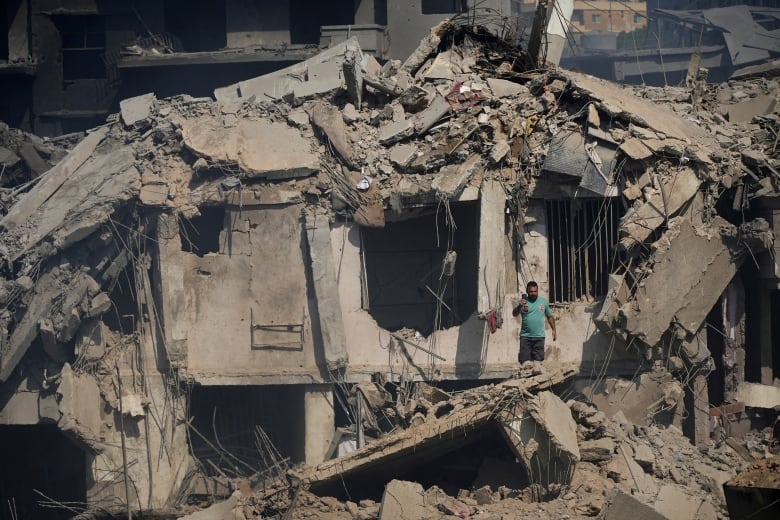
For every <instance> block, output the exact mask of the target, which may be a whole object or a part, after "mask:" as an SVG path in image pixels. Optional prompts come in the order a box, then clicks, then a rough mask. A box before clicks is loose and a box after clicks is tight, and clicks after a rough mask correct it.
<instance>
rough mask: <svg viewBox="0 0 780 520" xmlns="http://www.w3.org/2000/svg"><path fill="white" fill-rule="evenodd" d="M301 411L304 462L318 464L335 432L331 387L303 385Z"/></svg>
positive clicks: (327, 385)
mask: <svg viewBox="0 0 780 520" xmlns="http://www.w3.org/2000/svg"><path fill="white" fill-rule="evenodd" d="M303 410H304V421H303V428H304V434H303V455H304V460H305V462H306V463H307V464H318V463H320V462H322V461H324V460H325V453H326V452H327V450H328V447H329V446H330V442H331V440H333V433H334V432H335V430H336V414H335V410H334V408H333V385H329V384H325V385H304V387H303Z"/></svg>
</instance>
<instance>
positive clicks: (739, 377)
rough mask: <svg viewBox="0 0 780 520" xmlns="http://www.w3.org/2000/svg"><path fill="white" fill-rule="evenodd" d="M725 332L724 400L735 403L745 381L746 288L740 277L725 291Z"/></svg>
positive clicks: (735, 278) (736, 277) (734, 279)
mask: <svg viewBox="0 0 780 520" xmlns="http://www.w3.org/2000/svg"><path fill="white" fill-rule="evenodd" d="M723 330H724V333H725V335H726V338H725V345H724V352H723V368H724V374H723V376H724V379H725V381H724V398H725V400H726V401H732V402H733V401H734V400H736V395H737V389H738V388H739V383H741V382H742V381H744V380H745V287H744V285H743V284H742V278H741V277H739V276H735V277H734V278H733V279H732V280H731V282H730V283H729V285H728V287H727V288H726V291H725V295H724V302H723Z"/></svg>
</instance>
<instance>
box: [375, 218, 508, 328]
mask: <svg viewBox="0 0 780 520" xmlns="http://www.w3.org/2000/svg"><path fill="white" fill-rule="evenodd" d="M451 210H452V213H451V218H452V222H451V223H448V218H450V217H449V215H448V214H447V211H446V210H444V209H441V210H439V211H438V212H436V213H431V214H428V215H425V216H422V217H418V218H414V219H410V220H406V221H402V222H389V223H387V225H386V226H385V227H384V228H365V229H363V239H364V254H365V276H366V277H367V282H368V283H367V286H368V300H369V301H368V310H369V312H370V313H371V315H372V316H373V317H374V319H376V321H377V323H378V324H379V325H380V326H381V327H383V328H385V329H387V330H391V331H395V330H398V329H401V328H404V327H407V328H411V329H414V330H417V331H419V332H420V333H422V334H424V335H426V336H427V335H428V334H430V333H431V332H433V330H437V329H444V328H449V327H453V326H456V325H459V324H461V323H463V322H464V321H465V320H466V319H467V318H468V317H469V316H470V315H471V314H472V312H473V311H474V310H475V309H476V306H477V301H476V300H477V283H478V278H479V277H478V273H477V262H478V258H477V256H478V251H477V248H476V244H477V242H478V240H477V238H478V229H477V228H478V224H477V210H478V206H477V205H475V204H462V205H461V204H458V205H453V206H452V207H451ZM453 252H454V253H455V255H453V254H451V253H453ZM501 259H502V260H503V256H502V257H501Z"/></svg>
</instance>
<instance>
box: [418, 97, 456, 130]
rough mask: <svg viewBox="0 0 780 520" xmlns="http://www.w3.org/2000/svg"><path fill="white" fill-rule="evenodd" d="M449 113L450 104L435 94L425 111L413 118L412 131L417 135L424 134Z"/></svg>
mask: <svg viewBox="0 0 780 520" xmlns="http://www.w3.org/2000/svg"><path fill="white" fill-rule="evenodd" d="M449 113H450V104H449V103H448V102H447V100H446V99H444V98H443V97H442V96H441V95H440V94H436V96H434V98H433V99H432V100H431V104H430V105H428V106H427V107H426V108H425V110H422V111H420V112H418V113H417V114H415V116H414V130H415V132H417V134H424V133H425V132H427V131H428V130H430V129H431V127H433V125H435V124H436V123H437V122H439V120H441V119H442V118H443V117H444V116H446V115H447V114H449Z"/></svg>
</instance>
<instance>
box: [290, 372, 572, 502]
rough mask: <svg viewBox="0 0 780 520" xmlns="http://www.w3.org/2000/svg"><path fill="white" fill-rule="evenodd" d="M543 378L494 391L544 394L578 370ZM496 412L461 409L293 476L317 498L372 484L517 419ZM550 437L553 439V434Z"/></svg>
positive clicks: (515, 382) (512, 414)
mask: <svg viewBox="0 0 780 520" xmlns="http://www.w3.org/2000/svg"><path fill="white" fill-rule="evenodd" d="M538 372H540V373H538V374H536V375H532V373H531V372H528V373H527V375H526V376H525V377H522V378H518V379H511V380H508V381H505V382H504V383H501V384H499V385H497V386H496V387H495V391H496V392H498V393H499V394H503V395H506V396H510V395H520V394H522V393H525V392H532V393H536V392H540V391H543V390H546V389H549V388H551V387H552V386H554V385H557V384H560V383H562V382H564V381H567V380H568V379H569V378H571V377H572V376H573V375H574V374H575V373H576V368H575V367H574V366H573V365H559V366H554V367H553V366H550V367H545V368H543V369H540V370H538ZM495 402H501V401H500V400H497V401H495ZM518 402H520V401H518ZM521 408H522V405H521ZM496 412H497V410H493V408H492V407H489V406H488V407H485V406H465V407H462V408H460V409H457V408H456V409H454V410H453V411H452V412H450V413H449V414H448V415H444V416H442V417H440V418H437V419H431V420H430V421H427V422H425V423H423V424H422V425H420V426H418V427H417V428H414V429H409V430H396V431H395V432H393V433H391V434H388V435H387V436H385V437H383V438H382V439H379V440H377V441H375V442H372V443H370V444H368V445H367V446H365V447H364V448H361V449H359V450H356V451H353V452H351V453H349V454H347V455H345V456H343V457H340V458H338V459H333V460H329V461H325V462H323V463H322V464H319V465H317V466H313V467H307V468H302V469H300V470H297V471H293V472H291V474H292V475H293V477H294V478H295V479H296V480H297V481H299V482H301V483H303V484H305V485H308V486H309V487H310V489H311V490H312V491H314V492H318V491H317V490H323V491H325V490H329V489H339V488H340V487H341V486H343V482H345V481H348V482H349V481H352V480H353V479H358V481H359V480H360V479H361V478H364V479H365V478H369V475H371V474H377V472H378V471H379V468H383V469H382V471H383V472H386V471H389V472H391V474H392V473H393V472H395V471H400V470H401V468H402V467H404V466H408V465H412V466H414V465H416V464H419V463H420V461H423V460H427V459H428V458H429V457H433V456H436V455H441V454H444V453H446V452H448V451H450V450H452V449H455V448H456V447H457V446H460V445H462V444H464V443H468V442H469V435H470V434H472V433H477V432H479V431H481V430H482V429H484V428H486V427H488V426H490V422H491V421H493V420H496V419H497V420H499V421H501V422H506V421H509V420H514V419H515V418H516V417H517V415H516V413H515V412H512V411H511V410H505V411H504V412H503V414H504V415H501V414H498V415H496ZM502 417H503V418H502ZM528 420H530V421H531V422H534V423H535V424H537V427H536V428H537V429H538V430H540V431H545V432H546V430H545V428H546V426H545V425H543V424H538V423H536V422H535V421H533V420H532V419H528ZM546 435H550V432H547V433H546ZM517 442H520V440H519V439H518V440H517ZM403 461H405V462H403Z"/></svg>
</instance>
